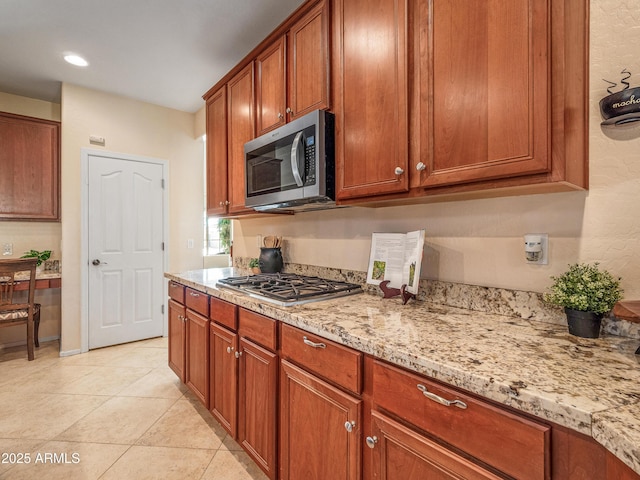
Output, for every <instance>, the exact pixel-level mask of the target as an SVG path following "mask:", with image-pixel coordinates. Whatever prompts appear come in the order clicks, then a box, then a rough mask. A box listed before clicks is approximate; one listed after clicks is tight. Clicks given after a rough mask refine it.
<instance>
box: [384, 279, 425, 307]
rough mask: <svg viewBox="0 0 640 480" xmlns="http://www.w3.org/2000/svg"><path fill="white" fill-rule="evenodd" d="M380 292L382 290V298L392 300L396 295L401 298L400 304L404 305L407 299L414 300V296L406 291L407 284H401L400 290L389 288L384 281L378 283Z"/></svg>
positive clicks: (387, 281) (386, 281)
mask: <svg viewBox="0 0 640 480" xmlns="http://www.w3.org/2000/svg"><path fill="white" fill-rule="evenodd" d="M380 290H382V294H383V296H382V298H393V297H397V296H398V295H400V296H402V304H403V305H406V304H407V302H408V301H409V299H411V298H413V299H414V300H415V299H416V296H415V294H413V293H409V292H408V291H407V284H406V283H405V284H403V285H402V287H400V288H393V287H389V280H385V281H384V282H381V283H380Z"/></svg>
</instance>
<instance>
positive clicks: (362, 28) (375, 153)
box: [332, 0, 464, 200]
mask: <svg viewBox="0 0 640 480" xmlns="http://www.w3.org/2000/svg"><path fill="white" fill-rule="evenodd" d="M334 1H335V8H334V10H333V12H332V14H333V15H334V20H333V22H334V23H333V25H334V35H333V40H335V41H334V50H333V55H332V58H333V59H334V60H335V61H334V64H333V68H332V77H333V82H332V84H333V85H334V86H335V104H336V105H335V112H336V196H337V198H338V199H340V200H344V199H349V198H356V197H365V196H374V195H379V194H384V193H395V192H405V191H407V189H408V185H409V182H408V175H407V166H408V143H409V134H408V106H407V104H408V102H407V99H408V84H407V52H406V48H407V47H406V36H407V22H408V12H407V5H406V0H349V1H347V0H334ZM462 16H464V15H462Z"/></svg>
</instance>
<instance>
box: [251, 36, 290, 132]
mask: <svg viewBox="0 0 640 480" xmlns="http://www.w3.org/2000/svg"><path fill="white" fill-rule="evenodd" d="M284 55H285V38H284V37H280V38H279V39H278V40H276V41H275V42H273V43H272V44H271V45H270V46H269V47H267V48H266V49H265V50H264V51H263V52H262V53H261V54H260V55H258V57H257V58H256V116H257V119H256V123H257V127H256V130H257V136H260V135H262V134H264V133H266V132H268V131H269V130H273V129H274V128H276V127H279V126H280V125H284V124H285V122H286V119H285V106H284V102H285V95H286V93H285V92H286V90H285V88H286V86H285V78H286V76H285V63H284V62H285V60H284Z"/></svg>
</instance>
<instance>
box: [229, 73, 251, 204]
mask: <svg viewBox="0 0 640 480" xmlns="http://www.w3.org/2000/svg"><path fill="white" fill-rule="evenodd" d="M253 102H254V96H253V63H250V64H248V65H247V66H246V67H245V68H243V69H242V70H241V71H240V72H239V73H238V74H237V75H236V76H235V77H234V78H233V79H231V80H230V81H229V83H228V84H227V145H228V147H227V148H228V159H227V165H228V167H227V168H228V173H227V174H228V183H227V185H228V189H229V191H228V198H227V201H228V202H229V204H228V205H227V213H229V214H238V213H243V212H247V213H253V212H254V211H253V210H252V209H249V208H246V207H245V206H244V197H245V184H244V182H245V167H244V165H245V160H244V144H245V143H246V142H248V141H249V140H251V139H253V138H254V137H255V127H254V125H255V124H254V104H253Z"/></svg>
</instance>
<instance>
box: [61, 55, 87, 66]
mask: <svg viewBox="0 0 640 480" xmlns="http://www.w3.org/2000/svg"><path fill="white" fill-rule="evenodd" d="M64 59H65V61H67V62H68V63H70V64H71V65H75V66H76V67H86V66H87V65H89V62H87V61H86V60H85V59H84V58H82V57H81V56H80V55H75V54H72V53H70V54H68V55H65V56H64Z"/></svg>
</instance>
